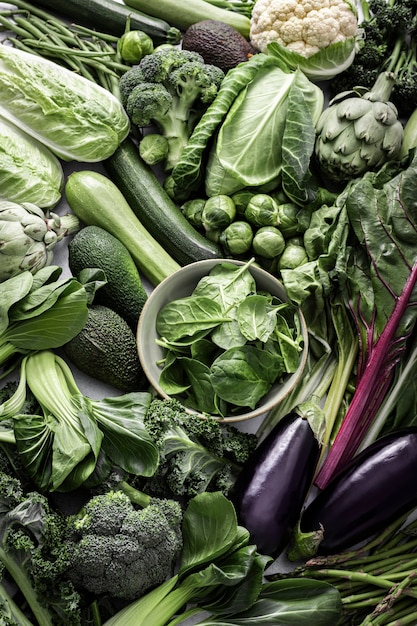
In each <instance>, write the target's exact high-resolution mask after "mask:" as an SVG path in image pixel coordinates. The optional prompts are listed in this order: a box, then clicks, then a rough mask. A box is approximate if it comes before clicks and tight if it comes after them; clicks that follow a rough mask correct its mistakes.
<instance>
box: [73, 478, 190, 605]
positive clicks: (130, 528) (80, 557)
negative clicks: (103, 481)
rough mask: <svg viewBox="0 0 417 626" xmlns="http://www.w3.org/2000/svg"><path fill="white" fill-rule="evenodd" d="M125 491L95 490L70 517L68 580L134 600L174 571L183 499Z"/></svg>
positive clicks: (179, 537)
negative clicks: (135, 496) (139, 503)
mask: <svg viewBox="0 0 417 626" xmlns="http://www.w3.org/2000/svg"><path fill="white" fill-rule="evenodd" d="M143 504H144V507H143V508H137V507H136V506H135V505H134V504H133V503H132V501H131V499H130V498H129V496H128V495H126V494H125V493H124V492H123V491H121V490H118V491H115V490H110V491H107V492H105V493H99V494H95V495H92V497H91V498H90V499H89V500H88V501H87V502H86V503H85V505H84V506H83V507H82V509H81V510H80V511H79V513H77V514H73V515H70V516H69V517H68V539H67V541H66V548H67V549H68V551H69V554H70V563H71V568H70V579H71V581H72V582H73V583H74V585H75V587H76V588H79V589H82V590H87V591H88V592H91V593H93V594H95V595H97V596H108V597H110V598H120V599H123V600H134V599H136V598H139V597H140V596H142V595H143V594H144V593H145V592H146V591H148V590H150V589H152V588H153V587H155V586H156V585H159V584H161V583H162V582H164V581H165V580H166V579H167V578H169V577H170V576H172V574H173V568H174V565H175V562H176V559H177V557H178V555H179V552H180V550H181V548H182V533H181V522H182V509H181V506H180V504H179V503H177V502H174V501H171V502H166V501H158V500H156V499H153V498H150V497H149V496H146V495H144V494H143Z"/></svg>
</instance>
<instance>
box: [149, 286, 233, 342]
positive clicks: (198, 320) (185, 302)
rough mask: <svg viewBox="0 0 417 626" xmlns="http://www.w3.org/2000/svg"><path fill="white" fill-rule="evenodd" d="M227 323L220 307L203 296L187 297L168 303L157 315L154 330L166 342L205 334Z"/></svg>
mask: <svg viewBox="0 0 417 626" xmlns="http://www.w3.org/2000/svg"><path fill="white" fill-rule="evenodd" d="M224 321H228V320H227V318H226V317H225V316H224V315H223V312H222V308H221V307H220V305H219V304H218V303H217V302H215V301H214V300H212V299H211V298H207V297H204V296H194V295H192V296H188V297H186V298H180V299H179V300H172V301H171V302H168V303H167V304H166V305H165V306H164V307H163V308H162V309H161V310H160V311H159V313H158V315H157V318H156V330H157V332H158V333H159V335H161V337H163V338H164V339H166V340H168V341H177V340H178V339H181V338H182V337H184V336H189V337H193V336H194V335H195V334H196V333H199V337H201V332H200V331H206V332H207V333H208V332H209V331H210V330H211V329H212V328H214V327H215V326H217V324H219V323H220V322H224Z"/></svg>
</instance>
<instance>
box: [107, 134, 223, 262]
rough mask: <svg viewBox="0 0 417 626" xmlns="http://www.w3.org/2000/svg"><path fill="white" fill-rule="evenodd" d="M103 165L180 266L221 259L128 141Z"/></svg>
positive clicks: (213, 245)
mask: <svg viewBox="0 0 417 626" xmlns="http://www.w3.org/2000/svg"><path fill="white" fill-rule="evenodd" d="M103 165H104V167H105V169H106V171H107V173H108V175H109V176H110V178H111V180H112V181H113V182H114V183H115V184H116V186H117V187H118V188H119V189H120V191H121V192H122V194H123V195H124V196H125V198H126V200H127V202H128V203H129V205H130V206H131V208H132V210H133V212H134V213H135V215H136V216H137V217H138V219H139V220H140V222H142V224H143V225H144V227H145V228H146V229H147V230H148V231H149V233H150V234H151V235H152V236H153V237H154V238H155V239H156V240H157V241H159V243H160V244H161V246H162V247H163V248H164V249H165V250H166V251H167V252H168V254H170V255H171V257H172V258H173V259H175V261H177V263H179V264H180V265H188V264H189V263H193V262H195V261H203V260H205V259H218V258H223V256H224V253H223V251H222V250H221V248H220V247H219V246H218V245H217V244H215V243H213V242H211V241H209V240H208V239H207V238H206V237H205V236H204V235H203V234H202V233H200V232H199V231H197V230H196V229H195V228H194V226H193V225H192V224H191V223H190V222H189V221H188V220H187V218H186V217H185V216H184V215H183V213H182V212H181V210H180V209H179V208H178V207H177V206H176V204H175V203H174V202H173V200H171V198H170V197H169V195H168V194H167V192H166V191H165V189H164V188H163V187H162V185H161V184H160V182H159V181H158V179H157V177H156V176H155V174H154V173H153V172H152V170H151V169H150V167H149V166H148V165H146V163H145V162H144V161H143V159H142V158H141V157H140V155H139V150H138V149H137V147H136V145H135V144H134V142H133V141H132V140H131V139H130V138H128V139H126V140H125V141H124V142H123V143H122V144H121V145H120V146H119V147H118V148H117V150H116V151H115V152H114V153H113V154H112V155H111V156H110V158H108V159H106V160H105V161H103Z"/></svg>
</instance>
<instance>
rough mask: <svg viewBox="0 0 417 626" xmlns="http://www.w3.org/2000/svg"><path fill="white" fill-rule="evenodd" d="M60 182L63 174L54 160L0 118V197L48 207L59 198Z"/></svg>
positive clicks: (55, 159)
mask: <svg viewBox="0 0 417 626" xmlns="http://www.w3.org/2000/svg"><path fill="white" fill-rule="evenodd" d="M63 183H64V172H63V169H62V165H61V163H60V161H59V160H58V159H57V157H56V156H55V155H54V154H53V153H52V152H51V151H50V150H49V149H48V148H46V146H44V145H43V144H41V143H40V142H39V141H38V140H37V139H34V138H33V137H31V136H30V135H27V134H26V133H24V132H23V131H21V130H19V129H18V128H17V126H15V125H14V124H12V123H11V122H9V121H8V120H6V119H3V118H1V117H0V197H1V198H7V199H8V200H10V201H11V202H16V203H17V204H20V203H22V202H31V203H32V204H36V206H38V207H40V208H41V209H43V208H49V207H53V206H55V205H56V204H57V203H58V202H59V200H60V199H61V195H62V188H63Z"/></svg>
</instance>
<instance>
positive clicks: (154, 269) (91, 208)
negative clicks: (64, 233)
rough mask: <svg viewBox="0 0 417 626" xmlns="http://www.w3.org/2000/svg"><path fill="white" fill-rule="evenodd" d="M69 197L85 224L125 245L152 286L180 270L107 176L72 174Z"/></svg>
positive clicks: (75, 212)
mask: <svg viewBox="0 0 417 626" xmlns="http://www.w3.org/2000/svg"><path fill="white" fill-rule="evenodd" d="M65 195H66V198H67V202H68V204H69V207H70V209H71V210H72V212H73V213H74V214H75V215H76V216H77V217H78V219H79V220H81V222H83V223H84V224H85V225H86V226H89V225H93V226H99V227H100V228H104V230H107V232H109V233H110V234H112V235H113V236H114V237H116V238H117V239H119V241H121V242H122V243H123V244H124V245H125V247H126V248H127V249H128V251H129V252H130V254H131V256H132V257H133V260H134V261H135V263H136V265H137V267H138V269H139V271H141V272H142V274H143V275H144V276H145V277H146V278H147V279H148V280H149V281H150V282H151V283H152V285H154V286H156V285H157V284H159V283H160V282H161V281H162V280H164V278H166V277H167V276H170V275H171V274H173V273H174V272H176V271H177V270H178V269H180V265H178V263H176V261H175V260H174V259H173V258H172V257H171V256H170V255H169V254H168V252H166V251H165V250H164V248H163V247H162V246H161V245H160V244H159V242H158V241H156V239H154V238H153V237H152V236H151V235H150V233H149V232H148V231H147V230H146V228H145V227H144V226H143V224H142V223H141V222H140V221H139V219H138V218H137V217H136V215H135V214H134V213H133V211H132V209H131V208H130V206H129V204H128V202H127V201H126V199H125V198H124V196H123V194H122V193H121V191H120V190H119V189H118V188H117V187H116V185H115V184H114V183H113V182H112V181H111V180H110V179H109V178H107V177H106V176H104V174H100V173H99V172H95V171H90V170H80V171H75V172H72V174H70V175H69V176H68V179H67V182H66V184H65Z"/></svg>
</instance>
